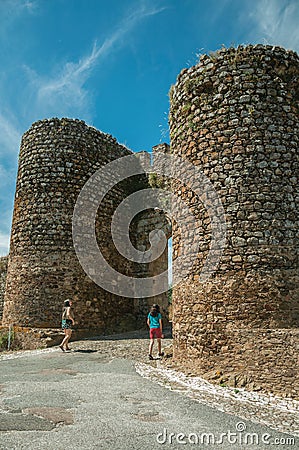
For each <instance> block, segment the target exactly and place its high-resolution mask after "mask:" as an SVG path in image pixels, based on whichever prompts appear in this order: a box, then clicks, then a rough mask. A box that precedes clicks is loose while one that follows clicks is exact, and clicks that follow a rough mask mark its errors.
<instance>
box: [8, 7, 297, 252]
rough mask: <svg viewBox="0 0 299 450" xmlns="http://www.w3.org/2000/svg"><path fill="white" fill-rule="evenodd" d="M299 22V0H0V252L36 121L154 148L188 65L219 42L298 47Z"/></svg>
mask: <svg viewBox="0 0 299 450" xmlns="http://www.w3.org/2000/svg"><path fill="white" fill-rule="evenodd" d="M298 23H299V2H298V0H109V1H108V0H0V56H1V69H0V255H4V254H6V253H7V252H8V245H9V235H10V227H11V218H12V209H13V199H14V190H15V180H16V172H17V158H18V151H19V145H20V139H21V136H22V134H23V133H24V132H25V131H26V130H27V129H28V128H29V127H30V125H31V124H32V122H34V121H36V120H40V119H43V118H49V117H71V118H79V119H82V120H85V121H86V122H87V123H88V124H89V125H93V126H95V127H96V128H98V129H100V130H102V131H104V132H107V133H110V134H112V135H113V136H115V137H116V138H117V140H118V141H119V142H121V143H123V144H125V145H126V146H127V147H129V148H130V149H132V150H133V151H140V150H147V151H150V150H151V147H152V146H153V145H156V144H158V143H160V142H164V141H165V142H168V140H169V136H168V124H167V115H168V109H169V102H168V91H169V88H170V86H171V84H173V83H174V82H175V81H176V77H177V75H178V73H179V72H180V71H181V70H182V69H183V68H184V67H189V66H191V65H194V64H195V63H196V62H197V60H198V57H199V55H200V54H201V53H208V52H210V51H215V50H217V49H218V48H220V47H221V46H222V45H225V46H226V47H229V46H231V45H233V46H236V45H238V44H249V43H253V44H254V43H263V44H275V45H282V46H284V47H286V48H289V49H292V50H296V51H298V50H299V33H298Z"/></svg>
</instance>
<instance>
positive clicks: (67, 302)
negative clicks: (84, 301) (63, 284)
mask: <svg viewBox="0 0 299 450" xmlns="http://www.w3.org/2000/svg"><path fill="white" fill-rule="evenodd" d="M69 306H71V305H70V301H69V299H67V300H64V304H63V307H64V308H68V307H69Z"/></svg>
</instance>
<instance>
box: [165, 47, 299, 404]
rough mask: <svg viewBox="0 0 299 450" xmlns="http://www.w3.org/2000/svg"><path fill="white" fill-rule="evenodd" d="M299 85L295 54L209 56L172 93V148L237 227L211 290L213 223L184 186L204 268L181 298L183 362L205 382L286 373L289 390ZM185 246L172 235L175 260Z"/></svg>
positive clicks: (180, 192) (297, 287)
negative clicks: (194, 365)
mask: <svg viewBox="0 0 299 450" xmlns="http://www.w3.org/2000/svg"><path fill="white" fill-rule="evenodd" d="M298 76H299V59H298V55H297V54H296V53H295V52H292V51H286V50H284V49H282V48H280V47H271V46H262V45H256V46H251V45H250V46H246V47H238V48H229V49H221V50H219V51H217V52H215V53H213V54H210V55H209V56H208V55H203V56H202V57H201V59H200V61H199V63H198V64H197V65H196V66H194V67H191V68H190V69H184V70H183V71H182V72H181V73H180V75H179V77H178V80H177V83H176V84H175V86H173V87H172V88H171V91H170V102H171V107H170V135H171V150H172V152H173V153H174V154H175V155H178V156H181V157H183V158H185V159H187V160H188V161H190V162H191V163H193V165H195V166H196V167H197V168H199V169H200V170H201V171H202V172H203V173H204V174H205V175H206V176H207V177H208V178H209V180H210V181H211V183H212V185H213V188H214V189H215V191H216V192H217V194H218V196H219V198H220V199H221V202H222V205H223V207H224V211H225V222H226V246H225V249H224V252H223V254H222V257H221V258H220V261H219V264H218V266H217V269H216V270H214V271H213V273H211V275H210V277H209V278H208V279H207V280H205V281H202V282H201V281H200V275H201V270H202V268H203V265H204V262H205V259H206V258H207V255H208V253H209V248H210V243H211V220H212V219H211V217H209V216H208V215H207V212H206V211H205V208H204V207H203V206H202V202H201V201H200V198H199V197H198V196H195V195H193V194H192V192H191V191H190V190H188V187H186V186H185V187H183V188H182V186H177V187H176V188H175V189H176V195H177V196H178V197H179V196H180V197H182V199H183V200H184V201H186V202H187V203H188V204H189V205H190V208H191V209H192V210H193V212H194V214H195V216H196V217H197V219H198V221H199V223H200V224H201V226H200V227H198V229H197V238H198V242H199V253H198V255H197V261H196V264H195V265H194V267H193V269H192V270H191V271H190V273H189V275H188V278H186V279H185V281H184V282H182V283H180V284H179V285H177V286H175V287H174V289H173V310H174V317H173V322H174V351H175V353H174V354H175V355H176V357H180V358H189V359H190V358H191V359H194V358H199V359H198V364H199V366H200V367H201V369H202V372H203V373H204V372H209V370H212V369H213V370H215V368H218V369H219V373H225V372H228V373H229V374H231V375H232V373H233V372H234V373H235V375H234V376H235V377H236V373H238V374H240V373H242V372H244V370H245V368H246V373H250V374H251V375H250V376H251V377H252V380H253V381H254V382H256V383H258V384H260V385H262V386H263V385H264V384H268V385H269V383H270V384H271V382H273V383H274V384H275V380H274V378H275V377H276V378H277V376H278V373H280V374H286V379H285V385H284V388H286V386H287V385H288V383H290V384H289V390H290V391H292V389H293V388H292V387H291V385H294V379H293V378H292V377H294V370H293V369H294V367H296V362H295V359H294V357H295V354H296V342H298V340H297V339H298V332H296V327H298V325H299V297H298V295H299V276H298V242H299V241H298V230H299V227H298V225H299V223H298V209H299V195H298V140H299V122H298V102H299V91H298ZM178 179H180V174H178ZM185 238H186V237H185V236H181V234H180V230H178V229H176V228H175V227H174V228H173V254H174V257H176V255H177V254H178V253H179V251H180V250H179V249H180V242H181V240H184V239H185ZM174 281H175V280H174ZM296 333H297V334H296ZM261 367H262V369H261ZM286 372H287V373H286ZM280 376H281V375H280ZM295 376H296V375H295ZM228 379H230V378H229V376H228ZM257 380H258V381H257ZM273 380H274V381H273ZM276 384H277V383H276ZM295 384H296V383H295ZM297 386H298V383H297ZM294 389H295V388H294ZM296 393H297V395H298V390H297V391H296Z"/></svg>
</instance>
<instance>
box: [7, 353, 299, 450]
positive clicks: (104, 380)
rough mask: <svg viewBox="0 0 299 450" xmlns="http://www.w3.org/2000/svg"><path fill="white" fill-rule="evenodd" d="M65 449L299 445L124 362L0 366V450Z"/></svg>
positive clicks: (105, 358) (39, 357)
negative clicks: (167, 386)
mask: <svg viewBox="0 0 299 450" xmlns="http://www.w3.org/2000/svg"><path fill="white" fill-rule="evenodd" d="M244 426H246V430H245V431H242V428H244ZM236 427H237V428H238V429H239V431H237V429H236ZM171 433H173V434H171ZM180 433H182V434H180ZM204 433H206V435H204ZM229 433H232V434H230V435H229ZM246 433H247V438H246ZM254 433H255V434H254ZM221 435H222V436H223V437H222V438H221ZM246 439H248V441H246ZM288 439H291V440H292V442H289V443H288ZM294 439H296V441H297V442H296V443H295V445H290V444H293V441H294ZM201 440H203V442H204V443H205V444H204V445H200V443H201ZM257 440H258V441H259V443H258V442H257ZM213 441H214V443H213ZM217 441H218V442H220V441H223V443H221V444H219V445H218V444H217ZM184 442H185V443H184ZM196 442H198V443H197V444H196ZM246 442H249V443H250V442H254V445H247V444H246ZM276 442H281V443H282V445H274V444H276ZM208 443H210V444H208ZM283 444H284V445H283ZM66 448H71V449H79V450H85V449H88V450H91V449H105V450H107V449H113V450H117V449H122V450H127V449H128V450H131V449H132V450H133V449H138V450H143V449H151V450H152V449H159V448H162V449H163V448H167V449H168V448H169V449H177V448H184V449H187V448H188V449H189V448H221V449H241V448H250V449H253V448H255V449H269V448H283V449H290V448H291V449H295V448H297V449H298V448H299V438H298V437H297V438H294V437H293V436H290V435H286V434H280V433H277V432H275V431H273V430H271V429H269V428H267V427H263V426H259V425H257V424H254V423H252V422H249V421H247V422H245V421H244V420H242V419H240V418H238V417H235V416H232V415H228V414H225V413H222V412H220V411H217V410H215V409H212V408H210V407H208V406H205V405H202V404H200V403H198V402H196V401H194V400H192V399H189V398H187V397H185V396H183V395H182V394H180V393H179V392H172V391H170V390H167V389H165V388H164V387H162V386H160V385H158V384H155V383H154V382H152V381H150V380H147V379H145V378H142V377H141V376H140V375H138V374H137V373H136V371H135V368H134V362H133V361H130V360H128V359H122V358H111V357H109V355H107V354H101V353H100V352H97V351H87V350H85V351H75V352H72V353H68V354H66V353H62V352H61V351H60V350H57V349H50V350H47V351H41V352H28V353H26V354H25V355H22V356H21V357H14V358H12V359H7V360H0V449H1V450H7V449H9V450H12V449H24V450H25V449H26V450H31V449H32V450H33V449H38V450H41V449H42V450H43V449H45V450H46V449H47V450H52V449H53V450H60V449H61V450H62V449H66Z"/></svg>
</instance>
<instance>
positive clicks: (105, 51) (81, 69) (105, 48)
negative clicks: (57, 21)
mask: <svg viewBox="0 0 299 450" xmlns="http://www.w3.org/2000/svg"><path fill="white" fill-rule="evenodd" d="M164 9H165V8H155V7H153V6H148V5H147V4H145V3H143V2H142V3H141V6H139V9H136V10H135V11H134V12H133V13H130V14H128V15H127V16H126V17H125V18H124V19H123V20H122V21H121V23H120V24H119V25H118V27H117V28H116V29H115V31H114V32H113V33H111V35H110V36H109V37H107V38H106V39H105V40H104V42H103V43H102V44H100V45H99V44H98V42H95V43H94V44H93V47H92V50H91V52H90V53H89V54H88V55H87V56H84V57H83V58H81V59H80V60H79V62H68V63H66V64H65V65H64V67H63V68H62V70H60V72H59V73H58V75H55V76H54V77H52V78H51V79H45V78H43V77H42V76H39V75H38V74H37V73H35V72H34V71H33V70H32V69H30V68H28V67H27V68H26V70H27V73H28V75H29V77H30V79H31V82H32V85H33V87H34V89H35V90H36V91H37V104H36V108H37V109H39V110H40V111H43V110H46V111H47V112H48V113H49V111H51V110H53V111H55V112H56V114H59V113H62V114H66V113H67V112H68V111H69V110H70V111H74V108H76V109H77V110H78V112H80V111H81V110H82V109H85V108H87V107H88V106H89V101H90V100H91V99H90V98H89V95H88V91H87V90H86V88H85V87H84V86H85V84H86V81H87V80H88V78H89V76H90V74H91V72H92V70H93V69H94V68H95V67H98V66H99V64H100V63H101V61H102V60H103V59H104V58H105V57H107V56H108V55H109V54H111V53H112V52H113V51H116V50H117V49H119V48H120V47H121V46H122V45H124V38H125V37H126V35H128V33H130V32H131V31H132V30H133V29H134V27H135V26H137V25H138V24H139V23H140V22H141V21H142V20H143V19H145V18H146V17H148V16H153V15H156V14H158V13H160V12H162V11H163V10H164Z"/></svg>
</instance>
